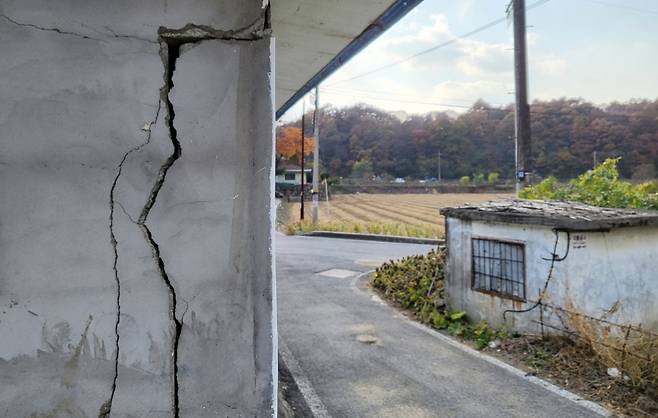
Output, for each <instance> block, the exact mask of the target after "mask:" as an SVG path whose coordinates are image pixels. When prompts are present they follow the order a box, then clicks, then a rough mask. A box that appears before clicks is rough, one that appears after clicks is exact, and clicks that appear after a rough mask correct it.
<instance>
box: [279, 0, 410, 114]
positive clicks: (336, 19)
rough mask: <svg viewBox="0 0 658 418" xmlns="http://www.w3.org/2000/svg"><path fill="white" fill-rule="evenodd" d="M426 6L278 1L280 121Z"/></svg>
mask: <svg viewBox="0 0 658 418" xmlns="http://www.w3.org/2000/svg"><path fill="white" fill-rule="evenodd" d="M421 1H422V0H275V1H273V2H272V31H273V33H274V37H275V39H276V41H275V45H276V53H275V70H276V108H277V117H279V116H280V115H281V114H282V113H283V112H284V111H285V110H287V108H288V107H290V106H291V105H293V104H294V102H296V101H297V99H298V98H299V97H300V96H301V95H303V94H304V93H306V92H307V91H308V90H310V89H311V88H313V87H314V86H315V85H316V84H317V83H318V82H319V81H321V80H322V79H324V78H326V77H327V76H328V75H329V74H331V73H332V72H333V71H335V70H336V69H338V68H339V67H340V66H341V65H342V64H344V63H345V62H346V61H347V60H349V59H350V58H351V57H352V56H354V55H355V54H356V53H357V52H358V51H360V50H361V49H363V48H364V47H365V46H366V45H367V44H368V43H369V42H371V41H372V40H373V39H375V38H376V37H377V36H379V35H380V34H381V33H383V32H384V31H385V30H386V29H388V27H390V26H391V25H392V24H393V23H395V22H396V21H397V20H398V19H400V18H401V17H402V16H404V15H405V14H406V13H408V12H409V11H410V10H411V9H412V8H413V7H415V6H416V5H417V4H418V3H420V2H421Z"/></svg>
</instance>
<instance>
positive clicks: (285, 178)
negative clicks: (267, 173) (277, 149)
mask: <svg viewBox="0 0 658 418" xmlns="http://www.w3.org/2000/svg"><path fill="white" fill-rule="evenodd" d="M312 171H313V170H312V169H310V168H304V173H305V174H306V178H305V179H304V183H305V184H310V183H311V182H312V181H313V173H312ZM275 181H276V183H277V184H285V185H292V186H296V185H301V184H302V168H301V167H300V166H298V165H294V164H286V165H285V166H283V167H280V172H279V173H278V174H277V175H276V180H275Z"/></svg>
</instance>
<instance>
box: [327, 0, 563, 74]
mask: <svg viewBox="0 0 658 418" xmlns="http://www.w3.org/2000/svg"><path fill="white" fill-rule="evenodd" d="M549 1H550V0H539V1H536V2H534V3H532V4H530V5H528V6H526V10H531V9H534V8H535V7H538V6H541V5H542V4H544V3H547V2H549ZM507 19H508V18H507V15H506V16H504V17H501V18H498V19H495V20H492V21H491V22H489V23H486V24H484V25H482V26H480V27H478V28H476V29H473V30H472V31H470V32H466V33H464V34H462V35H459V36H456V37H454V38H451V39H449V40H447V41H445V42H442V43H440V44H438V45H434V46H432V47H430V48H427V49H424V50H422V51H420V52H417V53H415V54H413V55H410V56H408V57H406V58H402V59H400V60H397V61H393V62H391V63H388V64H385V65H382V66H381V67H377V68H374V69H372V70H369V71H366V72H364V73H361V74H357V75H355V76H352V77H348V78H345V79H343V80H339V81H336V82H335V83H331V84H328V85H326V86H325V87H329V86H334V85H336V84H342V83H345V82H347V81H352V80H356V79H359V78H362V77H366V76H369V75H371V74H374V73H377V72H379V71H382V70H385V69H387V68H391V67H395V66H397V65H400V64H402V63H405V62H407V61H410V60H412V59H414V58H418V57H420V56H423V55H426V54H429V53H430V52H434V51H436V50H438V49H441V48H445V47H447V46H450V45H452V44H454V43H456V42H458V41H459V40H462V39H464V38H468V37H471V36H473V35H475V34H478V33H480V32H483V31H485V30H487V29H490V28H492V27H494V26H497V25H500V24H501V23H505V22H507Z"/></svg>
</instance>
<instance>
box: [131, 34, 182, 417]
mask: <svg viewBox="0 0 658 418" xmlns="http://www.w3.org/2000/svg"><path fill="white" fill-rule="evenodd" d="M180 45H181V43H180V42H171V41H168V40H167V39H166V38H162V37H161V38H160V56H161V57H162V62H163V65H164V67H165V76H164V87H163V88H162V90H161V91H160V93H161V101H163V102H164V103H166V106H167V116H166V118H165V120H166V123H167V127H168V128H169V139H170V140H171V144H172V146H173V148H174V150H173V152H172V154H171V155H170V156H169V157H168V158H167V159H166V160H165V162H164V163H163V164H162V166H161V167H160V170H159V171H158V176H157V178H156V180H155V183H154V184H153V188H152V189H151V193H150V194H149V196H148V199H147V201H146V204H145V205H144V208H143V209H142V212H141V213H140V215H139V219H138V220H137V225H139V227H140V229H141V230H142V232H143V233H144V236H145V238H146V240H147V241H148V242H149V245H150V246H151V253H152V254H153V258H154V260H155V262H156V265H157V268H158V272H159V274H160V277H161V278H162V281H163V282H164V284H165V286H166V287H167V290H168V291H169V317H170V319H171V321H172V322H173V326H174V335H173V341H172V349H171V350H172V352H171V357H172V372H173V373H172V398H173V405H172V406H173V412H174V417H176V418H178V417H179V415H180V407H179V402H178V343H179V341H180V335H181V330H182V328H183V323H182V321H180V320H179V319H178V318H177V317H176V307H177V302H178V301H177V297H176V289H175V288H174V285H173V284H172V282H171V279H170V278H169V275H168V274H167V269H166V266H165V262H164V260H163V259H162V255H161V253H160V246H159V245H158V243H157V242H156V241H155V239H154V238H153V234H152V233H151V230H150V229H149V227H148V225H146V220H147V219H148V216H149V213H150V212H151V209H152V208H153V205H154V204H155V201H156V199H157V198H158V194H159V193H160V190H161V189H162V186H163V185H164V182H165V180H166V178H167V173H168V172H169V169H170V168H171V166H172V165H174V162H176V160H177V159H179V158H180V156H181V145H180V142H179V141H178V133H177V131H176V127H175V126H174V118H175V117H176V113H175V111H174V106H173V103H172V102H171V99H170V97H169V93H170V92H171V89H172V87H173V86H174V81H173V78H174V71H176V60H177V59H178V56H179V55H180Z"/></svg>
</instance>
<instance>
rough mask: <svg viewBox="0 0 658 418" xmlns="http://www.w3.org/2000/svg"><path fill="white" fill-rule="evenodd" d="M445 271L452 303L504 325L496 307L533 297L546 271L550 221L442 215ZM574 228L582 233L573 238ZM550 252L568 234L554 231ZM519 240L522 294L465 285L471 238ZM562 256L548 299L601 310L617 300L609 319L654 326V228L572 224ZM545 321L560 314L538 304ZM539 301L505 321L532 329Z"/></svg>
mask: <svg viewBox="0 0 658 418" xmlns="http://www.w3.org/2000/svg"><path fill="white" fill-rule="evenodd" d="M446 229H447V246H448V274H447V278H446V291H447V295H448V300H449V303H450V305H451V308H452V309H454V310H464V311H466V312H467V313H468V316H469V317H470V318H471V319H473V320H476V321H479V320H481V319H486V320H487V321H489V323H491V324H494V325H497V326H500V325H503V324H504V322H503V311H505V310H506V309H517V310H521V309H526V308H529V307H531V306H532V305H533V304H534V303H531V302H530V301H533V302H534V301H536V300H537V298H538V294H539V290H540V289H542V288H543V286H544V283H545V281H546V279H547V277H548V273H549V269H550V264H551V262H550V261H548V260H544V259H543V258H548V259H550V257H551V253H552V251H553V246H554V245H555V235H554V233H553V231H552V229H551V227H544V226H535V225H533V226H531V225H517V224H503V223H491V222H484V221H465V220H460V219H456V218H448V219H446ZM575 235H578V236H580V237H582V238H583V239H582V240H578V241H576V240H574V237H575ZM559 236H560V238H559V241H558V247H557V253H558V254H559V255H564V254H565V252H566V249H567V235H566V233H564V232H560V233H559ZM472 237H483V238H492V239H498V240H511V241H522V242H525V246H526V247H525V256H526V280H527V287H526V289H527V290H526V298H527V300H528V301H527V302H525V303H523V302H514V301H511V300H510V299H505V298H501V297H498V296H492V295H490V294H485V293H482V292H478V291H475V290H473V289H471V263H472V260H471V238H472ZM571 237H572V241H571V245H570V248H569V254H568V255H567V258H566V259H565V260H564V261H562V262H556V263H555V268H554V272H553V275H552V279H551V281H550V283H549V287H548V292H547V301H548V302H549V303H551V304H553V305H557V306H560V307H567V306H569V304H570V303H571V304H572V305H573V306H574V307H575V308H576V309H577V310H578V311H579V312H581V313H583V314H587V315H591V316H593V317H601V316H602V315H603V314H604V313H605V312H606V311H608V310H609V309H610V308H611V307H613V305H615V304H616V303H617V302H618V303H619V304H620V306H621V308H620V310H619V311H618V312H617V313H616V314H614V315H612V316H609V317H608V319H610V320H612V321H614V322H617V323H621V324H627V323H632V324H636V325H638V324H642V327H643V328H646V329H653V330H656V331H658V304H657V303H656V300H658V228H656V227H630V228H618V229H613V230H611V231H609V232H584V233H583V232H577V233H575V232H574V233H572V234H571ZM545 314H546V316H545V318H544V319H545V321H547V322H548V323H549V324H553V325H558V324H559V320H558V318H556V317H555V316H553V315H552V314H551V312H550V311H545ZM537 320H539V309H535V310H533V311H531V312H528V313H518V314H513V313H510V314H507V323H506V325H507V326H509V327H511V328H514V329H517V330H521V331H531V332H536V331H538V329H539V326H538V325H537V324H536V323H534V322H533V321H537Z"/></svg>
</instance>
